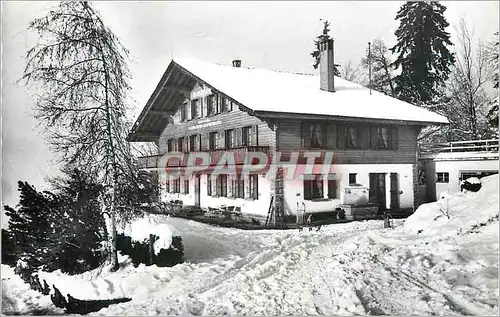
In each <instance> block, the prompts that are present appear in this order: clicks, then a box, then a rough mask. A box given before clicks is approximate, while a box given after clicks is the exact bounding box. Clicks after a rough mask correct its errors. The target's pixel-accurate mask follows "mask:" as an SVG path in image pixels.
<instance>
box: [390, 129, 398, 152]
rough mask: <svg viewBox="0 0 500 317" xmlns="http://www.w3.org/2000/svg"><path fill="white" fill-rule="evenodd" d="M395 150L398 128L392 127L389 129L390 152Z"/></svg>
mask: <svg viewBox="0 0 500 317" xmlns="http://www.w3.org/2000/svg"><path fill="white" fill-rule="evenodd" d="M397 149H398V128H397V127H392V128H391V150H397Z"/></svg>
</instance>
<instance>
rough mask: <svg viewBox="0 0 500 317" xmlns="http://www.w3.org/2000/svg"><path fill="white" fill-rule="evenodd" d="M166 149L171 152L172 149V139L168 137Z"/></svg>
mask: <svg viewBox="0 0 500 317" xmlns="http://www.w3.org/2000/svg"><path fill="white" fill-rule="evenodd" d="M167 151H168V152H173V151H174V140H173V139H168V140H167Z"/></svg>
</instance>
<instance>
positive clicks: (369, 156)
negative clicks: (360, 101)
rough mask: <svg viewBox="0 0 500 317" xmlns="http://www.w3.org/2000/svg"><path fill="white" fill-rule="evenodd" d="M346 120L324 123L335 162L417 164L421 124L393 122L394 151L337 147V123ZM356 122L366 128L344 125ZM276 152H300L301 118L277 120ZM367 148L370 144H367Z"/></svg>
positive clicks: (367, 126) (366, 126) (328, 145)
mask: <svg viewBox="0 0 500 317" xmlns="http://www.w3.org/2000/svg"><path fill="white" fill-rule="evenodd" d="M340 124H346V123H345V122H335V121H329V122H327V124H326V131H327V132H326V149H328V150H333V151H334V152H335V162H336V163H337V164H382V163H409V164H414V163H416V151H417V136H418V133H419V132H420V128H421V127H420V126H413V125H404V124H400V125H393V126H391V127H396V128H397V136H398V138H397V149H396V150H387V149H381V150H375V149H370V148H366V149H339V148H338V144H337V126H338V125H340ZM354 125H358V126H360V127H361V128H362V129H364V130H365V131H366V129H369V127H370V124H368V123H350V124H349V123H347V126H354ZM276 135H277V140H276V149H277V151H283V152H286V151H301V150H307V149H305V148H303V147H302V142H301V121H300V120H290V119H282V120H280V121H278V122H277V133H276ZM368 147H369V146H368Z"/></svg>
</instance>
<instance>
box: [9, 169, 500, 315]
mask: <svg viewBox="0 0 500 317" xmlns="http://www.w3.org/2000/svg"><path fill="white" fill-rule="evenodd" d="M483 180H484V179H483ZM483 182H484V184H485V185H483V186H484V188H483V189H482V190H481V191H480V192H478V193H465V194H458V195H456V196H452V197H445V198H444V199H443V200H440V201H438V202H436V203H431V204H427V205H424V206H423V207H421V208H419V210H418V211H417V212H416V213H415V214H414V215H413V216H412V217H410V218H408V219H407V220H406V221H405V222H404V223H403V221H397V222H396V228H394V229H383V223H382V222H381V221H364V222H352V223H346V224H336V225H330V226H324V227H322V228H321V230H320V231H318V232H315V231H312V232H309V231H305V232H298V231H297V230H288V231H278V230H276V231H244V230H238V229H229V228H218V227H212V226H209V225H205V224H201V223H197V222H194V221H190V220H185V219H175V218H168V217H166V216H152V221H154V222H157V223H167V224H169V225H171V226H173V227H174V228H176V230H177V231H178V232H179V233H180V235H181V236H182V237H183V242H184V246H185V250H186V254H185V255H186V256H185V258H186V263H183V264H180V265H177V266H175V267H172V268H158V267H156V266H150V267H146V266H139V267H137V268H134V267H133V266H132V265H131V264H130V263H129V262H128V259H127V258H126V257H121V258H120V260H121V261H122V268H121V269H120V270H119V271H118V272H115V273H110V272H109V270H108V269H107V267H104V268H103V269H101V270H95V271H93V272H87V273H85V274H82V275H79V276H67V275H64V274H60V273H57V272H54V273H50V274H44V275H42V277H43V278H46V279H47V280H49V281H50V282H49V283H54V284H56V286H57V287H58V288H60V289H61V292H62V294H66V293H71V295H73V296H74V297H76V298H80V299H92V298H100V299H105V298H116V297H124V296H126V297H131V298H132V301H131V302H127V303H123V304H118V305H112V306H110V307H109V308H104V309H102V310H101V311H99V312H97V313H95V314H97V315H157V314H160V315H179V314H193V315H222V314H230V315H288V314H293V315H306V314H307V315H309V314H311V315H323V314H325V315H326V314H328V315H333V314H337V315H353V314H398V315H431V314H438V315H464V314H465V315H496V313H497V310H498V301H497V298H498V295H499V294H498V255H499V250H498V245H499V241H498V239H499V233H498V176H491V177H488V178H487V180H485V181H483ZM442 210H445V211H446V213H448V214H449V216H450V219H448V217H446V216H445V215H444V214H443V213H442ZM440 215H443V216H440ZM438 216H440V217H438ZM436 217H437V218H436ZM434 218H436V220H434ZM481 223H483V224H484V225H480V224H481ZM420 230H422V231H421V232H420V233H417V232H418V231H420ZM3 270H4V266H2V275H3V274H4V272H3ZM2 288H3V290H4V293H5V292H6V291H5V288H9V284H7V283H4V280H3V277H2ZM10 292H11V290H8V291H7V294H8V296H7V297H9V295H10ZM14 295H15V294H14ZM9 298H10V297H9ZM19 300H22V299H19ZM27 300H28V299H27ZM29 300H33V301H37V300H38V301H43V300H45V299H44V298H38V299H36V298H35V299H33V298H29ZM4 301H5V299H4ZM4 305H5V304H4ZM4 312H5V310H4Z"/></svg>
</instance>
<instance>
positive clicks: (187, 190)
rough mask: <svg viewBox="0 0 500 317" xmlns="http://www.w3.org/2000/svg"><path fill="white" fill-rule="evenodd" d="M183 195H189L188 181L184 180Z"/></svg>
mask: <svg viewBox="0 0 500 317" xmlns="http://www.w3.org/2000/svg"><path fill="white" fill-rule="evenodd" d="M184 194H189V179H186V180H184Z"/></svg>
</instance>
